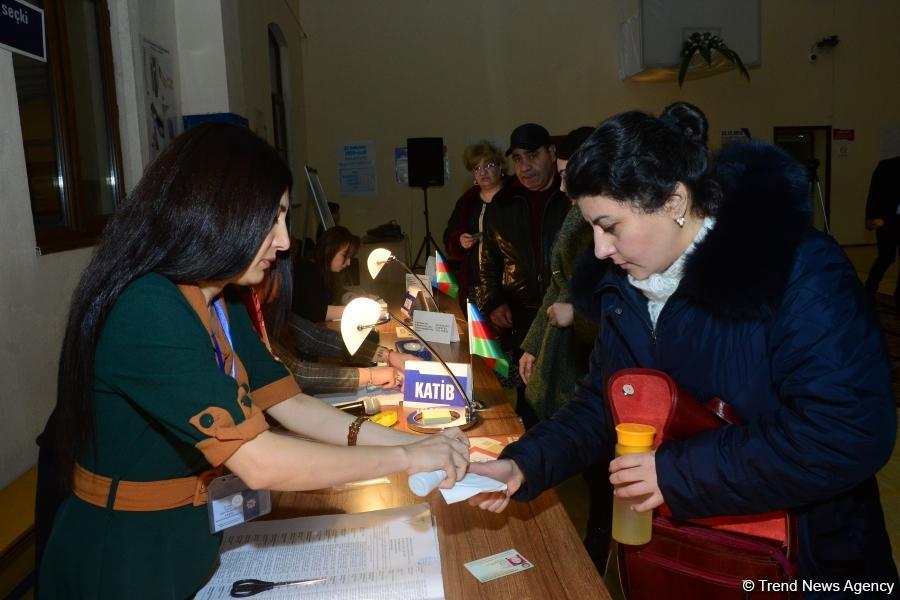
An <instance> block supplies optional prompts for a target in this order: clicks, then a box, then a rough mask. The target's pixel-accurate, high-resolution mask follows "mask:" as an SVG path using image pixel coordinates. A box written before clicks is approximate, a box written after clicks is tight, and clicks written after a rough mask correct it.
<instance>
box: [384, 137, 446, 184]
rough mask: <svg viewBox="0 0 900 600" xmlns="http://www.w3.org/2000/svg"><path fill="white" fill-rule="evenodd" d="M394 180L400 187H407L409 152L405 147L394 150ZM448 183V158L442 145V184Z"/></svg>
mask: <svg viewBox="0 0 900 600" xmlns="http://www.w3.org/2000/svg"><path fill="white" fill-rule="evenodd" d="M394 180H395V181H396V182H397V183H399V184H400V185H409V151H408V150H407V149H406V146H398V147H397V148H394ZM448 181H450V157H449V156H448V155H447V145H446V144H444V183H446V182H448Z"/></svg>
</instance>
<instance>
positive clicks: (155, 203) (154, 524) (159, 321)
mask: <svg viewBox="0 0 900 600" xmlns="http://www.w3.org/2000/svg"><path fill="white" fill-rule="evenodd" d="M290 187H291V175H290V171H289V170H288V168H287V167H286V165H285V164H284V163H283V162H282V161H281V159H280V158H279V156H278V154H277V153H276V151H275V150H274V149H272V148H271V147H270V146H269V145H268V144H266V143H265V142H264V141H262V140H261V139H259V138H258V137H256V136H255V135H254V134H253V133H251V132H250V131H249V130H247V129H244V128H241V127H236V126H232V125H225V124H204V125H199V126H196V127H194V128H192V129H190V130H188V131H187V132H185V133H184V134H182V135H181V136H180V137H179V138H177V139H176V140H174V141H173V142H172V144H171V145H170V146H169V147H168V148H167V149H166V150H165V151H164V152H163V153H162V154H161V155H160V156H159V157H158V158H157V159H156V160H155V161H154V162H153V163H151V164H150V165H149V166H148V168H147V171H146V172H145V175H144V177H143V178H142V179H141V181H140V182H139V183H138V185H137V186H136V187H135V189H134V190H133V191H132V193H131V195H130V197H129V198H128V199H127V200H126V201H125V202H124V203H123V205H122V206H121V207H120V208H119V210H118V211H117V212H116V214H115V215H113V217H112V218H111V219H110V221H109V223H108V225H107V227H106V229H105V231H104V233H103V235H102V237H101V240H100V242H99V245H98V247H97V249H96V252H95V253H94V256H93V258H92V259H91V262H90V264H89V265H88V267H87V269H86V270H85V272H84V274H83V275H82V277H81V281H80V283H79V285H78V287H77V289H76V291H75V294H74V296H73V300H72V306H71V310H70V314H69V319H68V324H67V328H66V335H65V340H64V342H63V349H62V355H61V358H60V368H59V391H58V399H57V405H56V408H55V410H54V414H53V416H51V420H50V423H49V424H48V428H47V430H46V431H45V433H44V435H43V442H42V448H41V458H40V468H41V471H43V479H42V485H41V486H39V497H43V494H44V493H47V494H48V497H52V492H53V486H52V485H51V482H48V481H47V476H48V474H49V473H52V472H54V469H55V470H56V472H58V473H59V474H60V480H61V481H60V482H59V485H60V486H61V487H59V488H57V489H61V490H63V491H64V493H65V497H64V500H63V501H62V503H61V505H59V507H58V510H56V512H55V518H54V519H53V521H52V523H53V526H52V530H51V531H50V535H49V540H48V541H47V545H46V549H45V550H44V552H43V557H42V560H41V562H40V573H39V586H40V587H39V592H40V595H41V597H42V598H185V597H188V596H191V595H193V593H195V592H196V591H197V590H198V589H199V588H200V587H201V586H202V585H203V584H204V582H205V581H206V579H207V578H208V577H209V576H210V575H211V574H212V571H213V570H214V568H215V564H216V556H217V552H218V546H219V540H220V536H219V535H216V534H211V533H210V527H209V524H208V516H207V505H206V502H207V498H206V485H207V484H208V483H209V481H210V480H211V479H212V478H213V477H215V476H217V475H220V474H221V473H222V472H223V471H224V470H225V469H227V470H228V471H231V472H232V473H234V474H236V475H238V476H239V477H240V478H241V480H243V482H244V483H245V484H246V485H247V486H248V487H249V488H251V489H253V490H263V489H271V490H308V489H317V488H324V487H328V486H331V485H335V484H340V483H345V482H349V481H355V480H360V479H367V478H371V477H377V476H381V475H385V474H387V473H391V472H395V471H408V472H410V473H412V472H417V471H423V470H433V469H445V470H446V472H447V473H448V477H447V480H446V481H445V482H444V484H443V485H445V486H446V485H451V484H452V483H453V482H454V481H455V480H456V479H457V478H460V477H462V475H463V474H464V472H465V470H466V468H467V461H468V453H467V442H466V440H465V436H464V435H463V434H462V433H461V432H460V431H459V430H449V431H448V432H446V433H445V434H439V435H436V436H428V437H427V438H424V439H421V438H416V437H414V436H411V435H408V434H404V433H400V432H396V431H393V430H390V429H385V428H382V427H379V426H377V425H375V424H373V423H371V422H365V423H360V422H355V421H354V419H353V417H351V416H350V415H346V414H344V413H341V412H340V411H337V410H334V409H333V408H331V407H329V406H327V405H325V404H323V403H322V402H320V401H318V400H316V399H315V398H312V397H310V396H307V395H304V394H302V393H300V390H299V388H298V387H297V385H296V383H295V382H294V379H293V377H291V376H290V374H289V373H288V372H287V370H286V369H285V368H284V366H283V365H282V364H281V363H279V362H278V361H276V360H275V359H274V358H273V357H272V356H271V354H270V353H269V352H268V351H267V350H266V348H265V346H264V345H263V343H262V342H261V341H260V339H259V337H258V336H257V334H256V333H255V332H254V330H253V328H252V325H251V319H250V317H249V315H248V313H247V311H246V309H245V307H244V305H243V303H242V302H241V300H240V298H239V297H235V296H238V295H239V289H240V287H241V286H252V285H254V284H257V283H259V282H260V281H261V280H262V279H263V277H264V275H265V273H266V271H267V269H269V268H270V267H271V265H272V264H273V263H274V262H275V258H276V255H277V253H278V252H283V251H286V250H287V249H288V245H289V237H288V232H287V227H286V225H285V221H286V218H287V211H288V206H289V203H288V193H289V191H290ZM264 412H265V413H268V415H269V416H270V417H271V418H272V419H274V420H276V421H278V422H279V423H280V424H281V425H282V426H284V428H285V429H287V430H288V431H289V432H294V433H297V434H299V436H302V437H303V438H307V439H300V438H299V437H297V436H293V435H284V434H280V433H275V432H272V431H269V425H268V423H267V420H266V418H265V415H264ZM357 439H358V441H359V444H360V445H366V446H368V447H364V448H361V447H348V446H354V445H355V444H356V441H357ZM307 440H317V441H307ZM223 467H224V469H223ZM51 508H52V507H51ZM41 518H44V519H45V520H46V518H47V517H46V516H43V517H42V516H41V515H39V516H38V520H39V521H40V519H41Z"/></svg>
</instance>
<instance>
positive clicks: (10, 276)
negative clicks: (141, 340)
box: [0, 50, 90, 487]
mask: <svg viewBox="0 0 900 600" xmlns="http://www.w3.org/2000/svg"><path fill="white" fill-rule="evenodd" d="M15 90H16V85H15V76H14V74H13V65H12V56H11V54H10V53H9V52H7V51H6V50H0V114H3V115H8V116H9V118H6V119H0V139H2V140H3V143H2V144H0V165H2V167H0V243H2V252H0V379H2V381H3V382H4V386H3V387H4V390H3V395H2V400H0V402H2V406H3V418H2V419H0V487H2V486H5V485H6V484H7V483H8V482H9V481H10V480H11V479H14V478H15V477H18V476H19V475H20V474H21V473H23V472H24V471H25V470H26V469H28V468H29V467H30V466H31V465H33V464H34V461H35V458H36V456H37V446H36V445H35V444H34V439H35V437H36V436H37V434H38V433H39V432H40V430H41V428H42V427H43V423H44V421H45V420H46V418H47V415H49V414H50V410H51V408H52V407H53V404H54V402H55V395H56V365H57V360H58V358H59V345H60V342H61V340H62V330H63V327H64V323H65V316H66V310H67V308H68V301H69V296H70V295H71V293H72V289H73V288H74V286H75V282H76V281H77V279H78V275H79V273H80V272H81V270H82V269H83V268H84V265H85V264H86V263H87V259H88V256H89V255H90V251H89V250H78V251H73V252H63V253H59V254H51V255H48V256H40V257H39V256H37V255H36V254H35V246H36V245H37V244H36V241H35V236H34V225H33V224H32V223H33V222H32V218H31V202H30V198H29V195H28V180H27V177H26V174H25V153H24V150H23V146H22V130H21V127H20V126H19V119H18V114H19V107H18V101H17V100H16V91H15Z"/></svg>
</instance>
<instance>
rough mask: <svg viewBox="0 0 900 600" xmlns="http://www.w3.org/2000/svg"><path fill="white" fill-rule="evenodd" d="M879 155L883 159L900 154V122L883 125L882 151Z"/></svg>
mask: <svg viewBox="0 0 900 600" xmlns="http://www.w3.org/2000/svg"><path fill="white" fill-rule="evenodd" d="M879 156H880V157H881V159H882V160H884V159H885V158H894V157H895V156H900V124H898V125H882V126H881V152H880V153H879Z"/></svg>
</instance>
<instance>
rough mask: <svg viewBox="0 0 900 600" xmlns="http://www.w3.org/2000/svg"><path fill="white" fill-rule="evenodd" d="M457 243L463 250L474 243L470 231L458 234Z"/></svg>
mask: <svg viewBox="0 0 900 600" xmlns="http://www.w3.org/2000/svg"><path fill="white" fill-rule="evenodd" d="M459 245H460V246H462V247H463V250H468V249H469V248H471V247H472V246H474V245H475V238H474V237H473V236H472V234H471V233H464V234H462V235H461V236H459Z"/></svg>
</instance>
